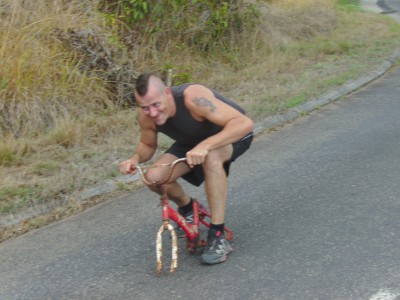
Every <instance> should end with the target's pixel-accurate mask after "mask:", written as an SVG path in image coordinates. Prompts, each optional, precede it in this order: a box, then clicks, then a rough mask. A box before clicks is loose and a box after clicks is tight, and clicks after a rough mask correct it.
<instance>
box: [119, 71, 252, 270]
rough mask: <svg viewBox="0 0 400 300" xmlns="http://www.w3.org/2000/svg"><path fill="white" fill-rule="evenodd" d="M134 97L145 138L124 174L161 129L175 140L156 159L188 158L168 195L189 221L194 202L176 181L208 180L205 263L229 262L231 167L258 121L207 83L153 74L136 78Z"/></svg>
mask: <svg viewBox="0 0 400 300" xmlns="http://www.w3.org/2000/svg"><path fill="white" fill-rule="evenodd" d="M135 99H136V102H137V104H138V105H139V108H140V111H139V125H140V141H139V143H138V145H137V147H136V150H135V153H134V155H133V156H132V158H130V159H128V160H126V161H124V162H122V163H121V164H120V171H121V173H123V174H128V173H130V174H133V173H134V172H135V171H134V169H135V166H137V165H138V164H140V163H143V162H146V161H148V160H150V159H151V158H152V156H153V154H154V153H155V151H156V149H157V133H158V132H162V133H164V134H166V135H167V136H169V137H171V138H172V139H173V140H175V143H174V144H173V145H172V146H171V147H170V148H169V149H168V150H167V151H166V152H165V153H164V154H163V155H161V156H160V157H159V158H158V160H157V161H156V162H155V164H163V163H170V162H172V161H174V160H175V159H177V158H182V157H186V158H187V164H178V165H177V166H176V168H175V171H174V173H173V174H172V176H171V179H170V181H169V182H168V183H167V193H168V196H169V197H170V199H171V200H173V201H174V202H175V203H176V204H177V205H178V207H179V208H178V211H179V213H181V214H182V215H183V216H184V217H185V218H186V219H187V220H188V221H190V220H191V218H192V217H193V208H192V201H193V200H192V198H190V197H189V195H187V194H186V193H185V191H184V190H183V189H182V187H181V185H180V184H179V183H178V182H177V181H176V180H177V179H178V178H179V177H182V178H183V179H185V180H187V181H188V182H190V183H191V184H193V185H196V186H200V185H201V184H202V182H203V181H205V191H206V195H207V201H208V205H209V208H210V212H211V227H210V229H209V232H208V242H207V246H206V248H205V250H204V253H203V254H202V261H203V262H204V263H205V264H216V263H220V262H223V261H225V260H226V258H227V255H228V254H229V253H230V252H232V251H233V250H232V247H231V245H230V244H229V242H228V241H226V239H225V235H224V230H223V228H224V222H225V206H226V200H227V190H228V186H227V177H228V172H229V166H230V163H231V162H232V161H234V160H235V159H236V158H237V157H238V156H240V155H241V154H243V153H244V152H245V151H246V150H247V149H248V148H249V147H250V144H251V141H252V138H253V134H252V130H253V121H252V120H251V119H249V118H248V117H247V116H246V115H245V114H244V111H243V109H242V108H240V107H239V106H238V105H237V104H235V103H233V102H232V101H230V100H227V99H225V98H224V97H222V96H221V95H219V94H218V93H216V92H214V91H212V90H211V89H209V88H206V87H205V86H203V85H199V84H184V85H180V86H176V87H172V88H170V87H167V86H166V85H165V84H164V83H163V81H162V80H161V79H160V78H159V77H157V76H156V75H154V74H142V75H140V76H139V77H138V78H137V80H136V88H135ZM165 171H166V170H165V168H153V169H150V170H149V171H148V172H147V174H146V175H147V178H148V179H149V180H150V181H157V180H160V179H162V178H163V172H165ZM149 187H150V188H152V187H151V186H149ZM152 189H153V190H154V188H152ZM154 191H155V192H157V191H156V190H154Z"/></svg>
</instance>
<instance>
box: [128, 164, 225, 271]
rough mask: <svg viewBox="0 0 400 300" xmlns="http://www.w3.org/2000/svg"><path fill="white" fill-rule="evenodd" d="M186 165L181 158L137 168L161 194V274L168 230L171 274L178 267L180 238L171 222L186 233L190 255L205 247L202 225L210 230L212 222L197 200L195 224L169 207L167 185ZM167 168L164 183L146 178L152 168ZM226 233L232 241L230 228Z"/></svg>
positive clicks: (147, 183)
mask: <svg viewBox="0 0 400 300" xmlns="http://www.w3.org/2000/svg"><path fill="white" fill-rule="evenodd" d="M183 162H184V163H186V158H179V159H177V160H175V161H173V162H172V163H167V164H158V165H139V166H136V169H137V170H138V172H139V174H140V177H141V178H142V180H143V182H144V183H145V184H146V185H152V186H156V187H157V188H158V189H159V191H160V194H161V197H160V201H161V211H162V222H163V224H162V225H161V227H160V229H159V230H158V233H157V238H156V250H157V272H158V273H161V272H162V269H163V263H162V253H163V251H162V234H163V232H164V231H165V230H168V231H169V232H170V234H171V238H172V257H171V267H170V272H171V273H173V272H175V270H176V269H177V267H178V238H177V235H176V231H175V228H174V226H172V225H171V224H170V223H169V221H170V220H172V221H174V222H175V223H176V224H178V226H179V227H180V228H181V229H182V230H183V231H184V232H185V237H186V248H187V250H188V251H189V253H191V254H194V253H195V252H196V249H197V248H201V247H204V246H205V245H206V243H207V242H206V241H205V240H202V239H201V238H200V224H203V225H204V226H206V227H207V228H210V221H208V219H206V218H210V217H211V215H210V212H209V210H208V209H207V208H206V207H204V206H202V205H200V204H199V202H198V201H197V200H194V201H193V211H194V222H193V224H190V223H189V222H187V221H186V219H185V218H184V217H183V216H182V215H181V214H179V213H178V212H177V211H176V210H175V209H173V208H172V207H171V206H170V205H169V198H168V195H167V189H166V186H165V184H166V183H167V182H168V180H169V179H170V178H171V175H172V172H173V171H174V168H175V166H176V165H177V164H178V163H183ZM159 167H167V168H169V171H168V173H167V175H166V177H165V178H164V180H162V181H157V182H150V181H149V180H147V178H146V171H147V170H148V169H150V168H159ZM224 230H225V232H226V239H227V240H232V239H233V233H232V231H230V230H229V229H228V228H226V227H225V228H224Z"/></svg>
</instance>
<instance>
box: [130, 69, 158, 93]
mask: <svg viewBox="0 0 400 300" xmlns="http://www.w3.org/2000/svg"><path fill="white" fill-rule="evenodd" d="M151 76H155V75H154V74H152V73H143V74H140V75H139V76H138V78H136V84H135V89H136V93H137V94H138V95H139V96H144V95H146V93H147V90H148V87H149V80H150V77H151Z"/></svg>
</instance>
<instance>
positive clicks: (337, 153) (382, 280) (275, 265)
mask: <svg viewBox="0 0 400 300" xmlns="http://www.w3.org/2000/svg"><path fill="white" fill-rule="evenodd" d="M399 78H400V69H399V68H397V69H395V70H393V71H391V72H390V73H389V74H387V75H385V76H384V77H383V78H381V79H379V80H377V81H375V82H374V83H373V84H370V85H369V86H367V87H365V88H363V89H362V90H360V91H358V92H356V93H353V94H352V95H350V96H348V97H346V98H345V99H342V100H339V101H337V102H336V103H334V104H330V105H328V106H326V107H324V108H322V109H320V110H319V111H316V112H314V113H312V114H311V115H309V116H306V117H303V118H301V119H299V120H297V121H296V122H294V123H293V124H290V125H286V126H285V127H283V128H280V129H278V130H276V131H274V132H270V133H264V134H261V135H259V136H258V137H257V139H256V140H255V141H254V144H253V146H252V148H251V149H250V150H249V152H248V153H247V155H246V156H244V157H242V158H241V159H239V160H238V161H237V162H236V163H235V164H234V166H233V168H232V172H231V178H230V179H231V181H230V188H229V203H228V209H227V223H228V224H229V226H230V227H231V229H232V230H233V231H234V233H235V238H236V239H235V252H234V253H233V254H232V255H231V256H230V257H229V260H228V261H227V262H225V263H223V264H220V265H216V266H211V267H209V266H203V265H201V264H200V262H199V261H200V254H196V255H194V256H191V255H189V254H187V253H186V251H185V249H184V244H183V243H181V244H180V246H181V248H180V251H179V256H180V257H179V267H178V271H177V273H176V274H174V275H170V274H168V273H167V272H166V273H164V274H163V275H162V276H160V277H159V276H156V272H155V268H156V264H155V241H154V238H155V233H156V231H157V229H158V227H159V226H160V212H159V210H158V207H157V201H156V198H155V197H154V195H153V194H152V193H151V192H150V191H148V190H147V189H141V190H139V191H138V192H136V193H133V194H131V195H129V196H127V197H123V198H119V199H114V200H112V201H109V202H107V203H105V204H103V205H100V206H98V207H95V208H93V209H90V210H88V211H86V212H84V213H82V214H80V215H77V216H74V217H72V218H69V219H67V220H64V221H62V222H59V223H56V224H53V225H50V226H48V227H46V228H43V229H40V230H37V231H34V232H31V233H29V234H26V235H24V236H21V237H19V238H16V239H13V240H9V241H7V242H5V243H2V244H0V299H2V300H9V299H10V300H11V299H12V300H14V299H29V300H34V299H37V300H43V299H57V300H58V299H203V298H204V299H324V300H325V299H370V300H376V299H379V300H393V299H400V250H399V249H400V218H399V214H400V180H399V179H400V155H399V153H400V117H399V112H400V96H399V95H400V81H399ZM189 190H190V191H191V192H192V193H193V195H195V196H197V197H199V198H204V194H203V192H202V190H201V189H193V188H190V189H189ZM167 240H168V239H167ZM165 255H166V256H168V255H169V253H165Z"/></svg>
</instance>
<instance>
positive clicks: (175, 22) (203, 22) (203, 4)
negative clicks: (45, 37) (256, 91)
mask: <svg viewBox="0 0 400 300" xmlns="http://www.w3.org/2000/svg"><path fill="white" fill-rule="evenodd" d="M239 2H240V3H239ZM110 8H111V9H110ZM100 9H101V10H102V11H103V12H105V13H106V14H107V16H108V19H109V20H111V23H113V24H117V23H119V22H122V23H123V24H124V26H121V31H124V30H125V29H126V28H127V26H128V27H129V28H130V32H133V33H134V35H135V37H143V36H145V35H149V34H152V35H157V34H160V35H161V36H162V38H161V37H160V38H159V39H157V43H158V44H163V43H165V42H167V40H168V39H173V40H176V41H180V42H183V43H185V44H186V45H187V46H196V47H198V48H200V49H201V50H207V51H211V50H213V49H215V48H216V47H219V46H221V45H224V44H225V45H226V43H227V42H232V40H229V39H232V38H234V37H235V35H237V34H240V33H241V32H243V31H244V30H245V28H246V27H254V26H255V25H256V24H257V20H258V19H259V17H260V14H259V12H258V11H257V9H255V6H254V5H249V4H244V3H242V2H241V1H232V0H231V1H228V0H219V1H214V0H192V1H186V0H170V1H157V0H118V1H117V2H114V1H107V0H103V1H102V5H101V6H100ZM125 25H126V26H125ZM166 37H167V39H166ZM136 42H140V41H138V40H136Z"/></svg>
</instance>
